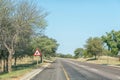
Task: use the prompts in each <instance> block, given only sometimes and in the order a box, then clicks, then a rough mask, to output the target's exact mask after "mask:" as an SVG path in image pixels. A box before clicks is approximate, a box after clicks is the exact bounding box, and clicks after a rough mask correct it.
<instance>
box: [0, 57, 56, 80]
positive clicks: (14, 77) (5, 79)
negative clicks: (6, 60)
mask: <svg viewBox="0 0 120 80" xmlns="http://www.w3.org/2000/svg"><path fill="white" fill-rule="evenodd" d="M36 59H37V58H36V57H35V58H34V62H33V61H32V60H31V59H30V58H25V59H22V60H19V61H18V62H17V63H18V64H17V66H12V72H11V73H1V74H0V80H20V78H21V77H22V76H24V75H25V74H27V73H29V72H30V71H32V70H33V69H35V68H38V67H40V66H41V65H44V64H45V63H42V64H41V63H39V64H38V65H36V64H37V62H36ZM55 59H56V58H53V57H52V58H51V61H54V60H55Z"/></svg>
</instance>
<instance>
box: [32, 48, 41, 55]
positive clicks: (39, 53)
mask: <svg viewBox="0 0 120 80" xmlns="http://www.w3.org/2000/svg"><path fill="white" fill-rule="evenodd" d="M34 56H42V53H41V52H40V51H39V50H38V49H36V51H35V53H34Z"/></svg>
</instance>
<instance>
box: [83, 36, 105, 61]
mask: <svg viewBox="0 0 120 80" xmlns="http://www.w3.org/2000/svg"><path fill="white" fill-rule="evenodd" d="M85 47H86V50H87V53H89V54H91V55H94V56H95V59H97V58H96V57H97V56H98V55H100V53H102V50H103V44H102V41H101V39H100V38H98V37H95V38H92V37H91V38H89V39H88V40H87V44H86V45H85Z"/></svg>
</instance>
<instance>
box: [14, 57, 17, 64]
mask: <svg viewBox="0 0 120 80" xmlns="http://www.w3.org/2000/svg"><path fill="white" fill-rule="evenodd" d="M14 61H15V62H14V66H16V63H17V57H15V58H14Z"/></svg>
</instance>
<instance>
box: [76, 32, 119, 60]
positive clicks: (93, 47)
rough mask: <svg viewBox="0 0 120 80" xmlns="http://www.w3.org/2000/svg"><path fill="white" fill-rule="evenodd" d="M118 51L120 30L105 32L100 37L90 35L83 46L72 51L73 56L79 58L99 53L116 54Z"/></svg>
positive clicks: (98, 54)
mask: <svg viewBox="0 0 120 80" xmlns="http://www.w3.org/2000/svg"><path fill="white" fill-rule="evenodd" d="M119 51H120V31H114V30H112V31H111V32H109V33H108V32H107V33H106V35H103V36H102V37H100V38H99V37H94V38H92V37H90V38H89V39H88V40H87V42H86V44H85V45H84V48H77V49H76V50H75V51H74V54H75V58H79V57H80V56H84V57H89V56H95V59H97V56H98V57H99V56H100V55H109V56H117V55H118V52H119Z"/></svg>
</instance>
